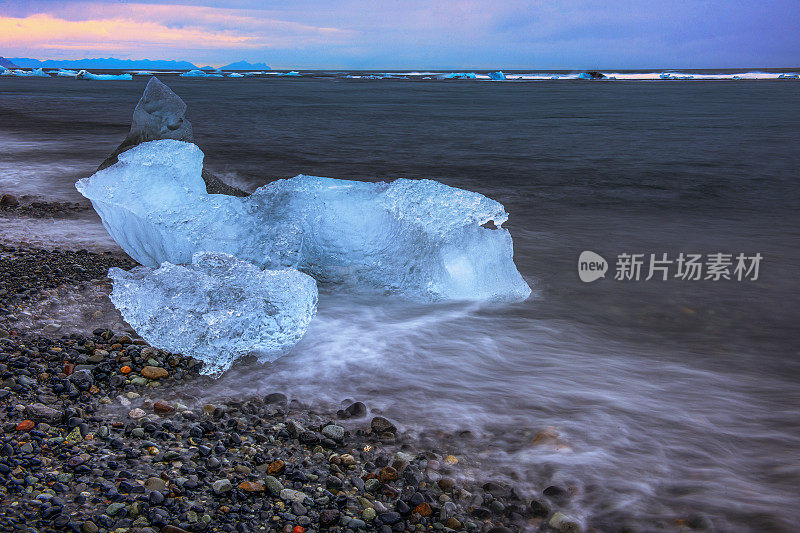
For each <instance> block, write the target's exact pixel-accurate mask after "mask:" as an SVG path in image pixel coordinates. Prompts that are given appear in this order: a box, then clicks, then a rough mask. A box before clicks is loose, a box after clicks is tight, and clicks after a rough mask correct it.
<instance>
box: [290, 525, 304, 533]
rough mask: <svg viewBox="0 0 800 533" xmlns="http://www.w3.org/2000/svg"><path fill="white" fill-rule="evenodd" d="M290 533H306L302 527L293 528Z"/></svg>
mask: <svg viewBox="0 0 800 533" xmlns="http://www.w3.org/2000/svg"><path fill="white" fill-rule="evenodd" d="M292 533H306V528H304V527H303V526H294V528H293V529H292Z"/></svg>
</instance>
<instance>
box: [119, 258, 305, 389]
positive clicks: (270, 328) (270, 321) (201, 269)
mask: <svg viewBox="0 0 800 533" xmlns="http://www.w3.org/2000/svg"><path fill="white" fill-rule="evenodd" d="M108 276H109V277H110V278H111V279H112V280H113V284H114V288H113V291H112V292H111V301H112V302H113V303H114V305H115V306H116V307H117V309H119V310H120V312H121V313H122V316H123V317H125V320H126V321H127V322H128V323H129V324H130V325H131V326H133V328H134V329H135V330H136V332H137V333H138V334H139V335H140V336H141V337H142V338H143V339H145V340H146V341H147V342H148V343H150V344H151V345H152V346H155V347H157V348H161V349H163V350H169V351H171V352H175V353H183V354H186V355H191V356H192V357H194V358H196V359H200V360H202V361H203V363H205V364H204V365H203V369H202V371H201V372H202V373H203V374H219V373H221V372H224V371H225V370H227V369H228V368H230V366H231V364H233V362H234V361H235V360H236V359H237V358H238V357H241V356H243V355H247V354H250V353H252V354H254V355H256V356H257V357H258V359H259V361H262V362H267V361H273V360H275V359H277V358H278V357H280V356H281V355H284V354H285V353H286V352H288V351H289V350H290V349H291V348H292V347H293V346H294V345H295V344H297V342H298V341H299V340H300V339H301V338H302V337H303V335H304V334H305V332H306V330H307V329H308V325H309V323H310V322H311V319H312V318H314V314H315V313H316V309H317V285H316V283H315V282H314V280H313V279H312V278H311V277H309V276H307V275H305V274H303V273H301V272H298V271H296V270H289V269H287V270H261V269H259V268H258V267H256V266H254V265H252V264H250V263H247V262H246V261H241V260H239V259H236V258H235V257H233V256H230V255H227V254H222V253H215V252H198V253H196V254H194V256H192V262H191V265H189V266H181V265H173V264H171V263H163V264H162V265H161V266H160V267H159V268H158V269H155V270H154V269H152V268H147V267H137V268H134V269H133V270H131V271H128V272H126V271H125V270H121V269H119V268H111V269H110V270H109V272H108Z"/></svg>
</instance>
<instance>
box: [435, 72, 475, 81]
mask: <svg viewBox="0 0 800 533" xmlns="http://www.w3.org/2000/svg"><path fill="white" fill-rule="evenodd" d="M441 78H442V79H446V80H474V79H477V78H478V75H477V74H475V73H474V72H451V73H450V74H443V75H441Z"/></svg>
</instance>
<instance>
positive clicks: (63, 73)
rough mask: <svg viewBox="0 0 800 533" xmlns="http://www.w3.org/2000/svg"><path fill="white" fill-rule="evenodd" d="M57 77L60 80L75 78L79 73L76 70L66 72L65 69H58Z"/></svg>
mask: <svg viewBox="0 0 800 533" xmlns="http://www.w3.org/2000/svg"><path fill="white" fill-rule="evenodd" d="M55 74H56V76H58V77H59V78H74V77H76V76H77V75H78V73H77V71H74V70H66V69H63V68H60V69H58V70H57V71H55Z"/></svg>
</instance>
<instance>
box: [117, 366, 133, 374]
mask: <svg viewBox="0 0 800 533" xmlns="http://www.w3.org/2000/svg"><path fill="white" fill-rule="evenodd" d="M119 371H120V372H122V373H123V374H130V373H131V367H129V366H127V365H126V366H123V367H122V368H120V369H119Z"/></svg>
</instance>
